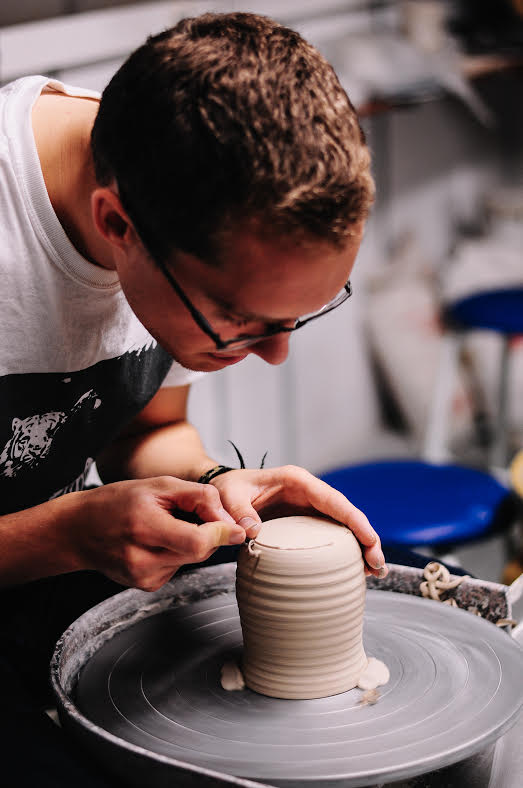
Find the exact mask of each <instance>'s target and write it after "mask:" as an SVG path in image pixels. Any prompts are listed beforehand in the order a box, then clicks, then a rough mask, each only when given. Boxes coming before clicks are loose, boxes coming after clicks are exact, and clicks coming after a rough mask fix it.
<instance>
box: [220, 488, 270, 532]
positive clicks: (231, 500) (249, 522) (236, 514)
mask: <svg viewBox="0 0 523 788" xmlns="http://www.w3.org/2000/svg"><path fill="white" fill-rule="evenodd" d="M247 489H251V486H250V485H249V486H248V487H245V486H244V485H242V486H239V485H238V486H234V485H229V486H228V487H226V488H224V489H222V490H221V491H220V495H221V500H222V502H223V505H224V506H225V508H226V509H227V511H228V512H229V513H230V514H231V515H232V517H233V519H234V521H235V522H236V523H238V525H241V527H242V528H243V529H244V530H245V533H246V535H247V536H248V537H250V538H251V539H254V537H255V536H256V535H257V534H258V533H259V531H260V528H261V517H260V515H259V514H258V512H257V511H256V509H255V508H254V507H253V506H252V504H251V501H250V498H249V496H248V494H247V492H246V490H247ZM242 491H243V495H242Z"/></svg>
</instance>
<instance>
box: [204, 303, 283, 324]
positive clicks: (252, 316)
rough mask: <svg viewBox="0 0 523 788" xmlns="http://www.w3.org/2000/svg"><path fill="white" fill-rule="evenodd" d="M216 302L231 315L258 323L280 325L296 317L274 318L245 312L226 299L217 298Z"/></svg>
mask: <svg viewBox="0 0 523 788" xmlns="http://www.w3.org/2000/svg"><path fill="white" fill-rule="evenodd" d="M214 301H215V303H216V304H217V305H218V306H219V307H220V309H223V310H224V311H225V312H227V313H229V314H230V315H231V316H234V317H238V318H240V319H241V320H252V321H253V322H256V323H267V324H269V325H278V324H279V323H287V322H288V321H289V320H294V319H295V318H290V317H287V318H285V317H280V318H273V317H267V316H266V315H256V314H255V313H254V312H243V311H241V310H238V309H236V308H235V307H233V305H232V304H231V303H229V302H227V301H225V300H224V299H223V300H222V299H221V298H215V299H214Z"/></svg>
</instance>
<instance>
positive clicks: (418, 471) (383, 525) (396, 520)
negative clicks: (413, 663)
mask: <svg viewBox="0 0 523 788" xmlns="http://www.w3.org/2000/svg"><path fill="white" fill-rule="evenodd" d="M321 478H322V479H323V480H324V481H326V482H327V483H328V484H330V485H331V486H332V487H334V488H336V489H337V490H340V491H341V492H342V493H343V494H344V495H345V496H346V497H347V498H348V499H349V500H350V501H351V502H352V503H353V504H354V505H355V506H357V507H358V509H361V510H362V511H363V512H364V513H365V514H366V515H367V517H368V518H369V520H370V522H371V524H372V525H373V526H374V528H375V529H376V531H377V532H378V533H379V535H380V537H381V540H382V542H383V543H389V544H398V545H424V544H438V543H439V544H443V543H455V542H464V541H468V540H470V539H474V538H477V537H479V536H481V535H482V534H484V533H485V532H486V531H487V530H488V529H489V528H490V527H491V526H492V525H493V524H494V522H495V520H496V517H497V515H498V513H499V510H500V509H501V505H502V504H503V502H504V501H505V499H507V497H508V490H507V489H506V488H505V487H504V486H503V485H502V484H500V483H499V482H497V481H496V480H495V479H494V478H492V476H490V475H489V474H487V473H484V472H482V471H478V470H474V469H472V468H464V467H461V466H458V465H435V464H432V463H428V462H423V461H419V460H383V461H378V462H369V463H364V464H361V465H352V466H351V465H349V466H346V467H344V468H339V469H337V470H332V471H329V472H327V473H324V474H323V475H322V476H321Z"/></svg>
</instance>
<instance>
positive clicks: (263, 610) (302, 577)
mask: <svg viewBox="0 0 523 788" xmlns="http://www.w3.org/2000/svg"><path fill="white" fill-rule="evenodd" d="M236 596H237V600H238V607H239V610H240V619H241V626H242V632H243V643H244V652H243V661H242V671H243V675H244V678H245V683H246V685H247V686H248V687H249V688H250V689H252V690H254V691H256V692H259V693H261V694H263V695H269V696H271V697H273V698H295V699H305V698H323V697H327V696H329V695H336V694H338V693H340V692H345V691H346V690H349V689H352V688H353V687H355V686H356V684H357V682H358V679H359V677H360V676H361V674H362V673H363V671H364V670H365V668H366V666H367V657H366V655H365V652H364V650H363V643H362V622H363V611H364V605H365V574H364V565H363V558H362V554H361V548H360V546H359V543H358V541H357V540H356V538H355V537H354V535H353V534H352V532H351V531H350V530H349V529H348V528H346V527H345V526H343V525H340V524H338V523H335V522H333V521H332V520H325V519H322V518H319V517H302V516H295V517H282V518H279V519H277V520H269V521H268V522H266V523H264V524H263V526H262V528H261V530H260V533H259V535H258V537H257V538H256V540H255V541H254V542H251V545H250V547H247V546H244V547H243V548H242V550H241V551H240V555H239V558H238V568H237V573H236Z"/></svg>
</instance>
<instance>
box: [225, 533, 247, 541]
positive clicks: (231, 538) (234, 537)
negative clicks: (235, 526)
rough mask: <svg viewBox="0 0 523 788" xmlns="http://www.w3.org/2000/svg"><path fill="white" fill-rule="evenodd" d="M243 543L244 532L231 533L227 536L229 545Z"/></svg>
mask: <svg viewBox="0 0 523 788" xmlns="http://www.w3.org/2000/svg"><path fill="white" fill-rule="evenodd" d="M242 542H245V531H233V532H232V533H231V535H230V536H229V544H241V543H242Z"/></svg>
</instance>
